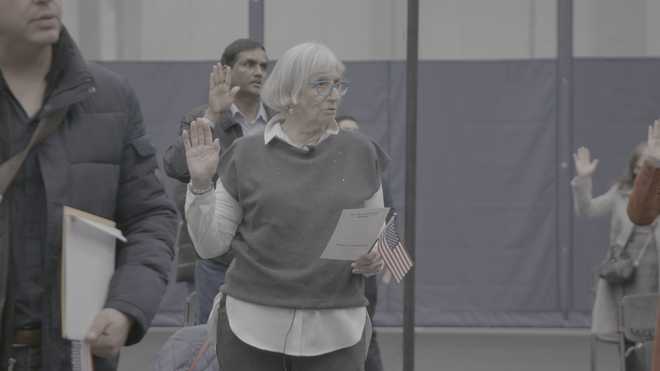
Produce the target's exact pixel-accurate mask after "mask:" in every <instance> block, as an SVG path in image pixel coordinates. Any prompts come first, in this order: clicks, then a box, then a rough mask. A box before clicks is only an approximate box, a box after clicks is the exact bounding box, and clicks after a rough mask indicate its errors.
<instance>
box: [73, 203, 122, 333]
mask: <svg viewBox="0 0 660 371" xmlns="http://www.w3.org/2000/svg"><path fill="white" fill-rule="evenodd" d="M62 228H63V230H62V275H61V279H62V290H61V294H62V298H61V301H62V336H63V337H64V338H65V339H70V340H84V338H85V335H86V333H87V331H88V329H89V327H90V325H91V324H92V321H93V320H94V317H96V315H97V314H98V313H99V311H100V310H101V309H102V308H103V305H104V304H105V300H106V297H107V296H108V287H109V285H110V280H111V279H112V275H113V273H114V271H115V242H116V241H115V240H116V239H119V240H122V241H124V242H125V241H126V239H125V238H124V236H123V235H122V233H121V231H119V230H118V229H116V228H115V223H114V222H113V221H112V220H108V219H105V218H101V217H99V216H96V215H93V214H90V213H87V212H84V211H81V210H77V209H74V208H71V207H67V206H65V207H64V218H63V221H62Z"/></svg>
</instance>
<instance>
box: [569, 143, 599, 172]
mask: <svg viewBox="0 0 660 371" xmlns="http://www.w3.org/2000/svg"><path fill="white" fill-rule="evenodd" d="M573 159H574V160H575V173H576V174H577V175H578V176H591V175H593V173H594V172H596V167H597V166H598V159H594V160H593V161H591V153H590V152H589V148H587V147H580V148H578V150H577V153H574V154H573Z"/></svg>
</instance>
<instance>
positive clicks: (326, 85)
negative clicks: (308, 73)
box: [309, 80, 350, 98]
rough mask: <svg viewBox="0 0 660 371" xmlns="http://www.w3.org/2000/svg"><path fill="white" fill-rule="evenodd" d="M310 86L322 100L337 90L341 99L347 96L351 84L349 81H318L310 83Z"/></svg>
mask: <svg viewBox="0 0 660 371" xmlns="http://www.w3.org/2000/svg"><path fill="white" fill-rule="evenodd" d="M309 85H310V86H311V87H312V88H313V89H314V91H316V94H318V95H319V96H320V97H321V98H325V97H327V96H329V95H330V94H332V89H333V88H334V89H337V93H339V96H340V97H343V96H344V95H346V92H347V91H348V87H349V85H350V83H349V82H348V81H344V80H340V81H336V82H335V81H330V80H317V81H313V82H310V83H309Z"/></svg>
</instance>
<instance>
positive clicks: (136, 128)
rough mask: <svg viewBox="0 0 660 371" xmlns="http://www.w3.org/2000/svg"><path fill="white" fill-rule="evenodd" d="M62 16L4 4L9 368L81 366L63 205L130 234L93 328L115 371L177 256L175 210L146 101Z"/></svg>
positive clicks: (2, 286) (101, 356)
mask: <svg viewBox="0 0 660 371" xmlns="http://www.w3.org/2000/svg"><path fill="white" fill-rule="evenodd" d="M61 17H62V0H0V318H1V321H0V369H1V370H14V371H34V370H50V371H69V370H71V369H72V368H73V365H72V352H73V351H72V344H71V342H70V341H68V340H65V339H63V338H62V322H61V310H60V308H61V303H60V295H61V290H62V287H60V280H59V271H60V266H61V264H62V262H61V243H62V232H61V231H62V219H63V206H70V207H73V208H76V209H80V210H83V211H86V212H89V213H92V214H95V215H98V216H101V217H104V218H107V219H113V220H114V221H115V222H116V223H117V226H118V228H120V229H121V230H122V232H123V234H124V235H125V236H126V238H127V242H125V243H117V245H116V254H117V255H116V256H117V259H116V268H115V271H114V274H113V276H112V281H111V283H110V285H109V288H108V296H107V299H106V302H105V307H104V308H103V309H102V310H101V311H100V312H99V313H98V314H97V315H96V317H95V318H94V320H93V322H92V325H91V327H90V329H89V330H88V333H87V338H86V342H88V343H89V345H90V346H91V351H92V353H93V355H94V356H95V357H94V360H93V363H94V367H95V369H96V370H97V371H102V370H114V369H116V366H117V365H116V363H117V354H118V352H119V349H120V348H121V347H122V346H124V345H130V344H134V343H137V342H138V341H140V339H141V338H142V337H143V336H144V334H145V333H146V331H147V329H148V328H149V325H150V323H151V320H152V318H153V316H154V315H155V313H156V311H157V310H158V306H159V304H160V301H161V299H162V295H163V293H164V291H165V288H166V286H167V281H168V279H167V278H168V273H169V272H170V268H171V262H172V259H173V256H174V251H173V248H172V246H173V243H174V233H173V232H172V231H173V230H174V227H175V225H176V210H175V209H174V207H173V206H172V205H171V204H170V202H169V200H168V198H167V195H166V194H165V191H164V189H163V187H162V185H161V183H160V182H159V180H158V178H157V177H156V174H155V170H156V168H157V166H158V165H157V162H156V158H155V149H154V147H153V146H152V145H151V143H150V142H149V140H148V138H147V137H146V134H145V128H144V126H143V124H142V115H141V113H140V107H139V104H138V101H137V98H136V96H135V94H134V92H133V90H132V89H131V88H130V87H129V86H128V84H127V82H126V80H125V79H123V78H122V77H120V76H118V75H117V74H115V73H112V72H110V71H108V70H106V69H104V68H102V67H100V66H98V65H95V64H89V63H87V62H86V61H85V60H84V59H83V57H82V56H81V54H80V52H79V50H78V48H77V46H76V44H75V43H74V41H73V39H72V38H71V37H70V36H69V34H68V32H67V31H66V29H65V28H64V27H63V26H62V24H61ZM28 143H30V144H28ZM34 143H37V144H36V145H34ZM81 279H84V278H81Z"/></svg>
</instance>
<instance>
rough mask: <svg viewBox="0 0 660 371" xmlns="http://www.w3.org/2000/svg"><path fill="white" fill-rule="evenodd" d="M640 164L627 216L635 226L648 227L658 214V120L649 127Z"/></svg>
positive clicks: (659, 128) (659, 160)
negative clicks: (640, 167)
mask: <svg viewBox="0 0 660 371" xmlns="http://www.w3.org/2000/svg"><path fill="white" fill-rule="evenodd" d="M642 164H643V165H642V169H641V170H640V171H639V174H638V175H637V177H636V178H635V185H634V187H633V191H632V193H631V194H630V200H629V202H628V216H629V217H630V220H632V222H633V223H635V224H638V225H648V224H651V223H653V221H654V220H655V218H656V217H657V216H658V214H659V213H660V198H659V197H660V196H659V195H658V188H659V187H660V120H656V121H655V122H654V123H653V125H652V126H650V127H649V130H648V139H647V145H646V149H645V151H644V154H643V160H642Z"/></svg>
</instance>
